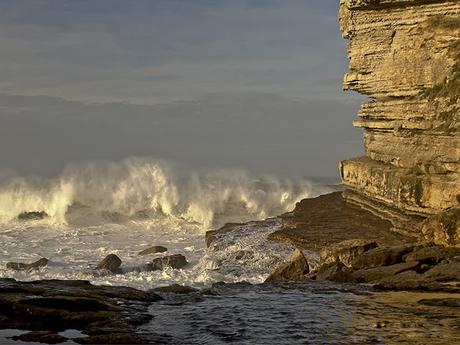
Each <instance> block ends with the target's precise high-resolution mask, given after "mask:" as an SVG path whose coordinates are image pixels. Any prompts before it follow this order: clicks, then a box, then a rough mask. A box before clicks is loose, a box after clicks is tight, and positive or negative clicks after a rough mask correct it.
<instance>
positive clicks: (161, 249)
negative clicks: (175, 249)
mask: <svg viewBox="0 0 460 345" xmlns="http://www.w3.org/2000/svg"><path fill="white" fill-rule="evenodd" d="M166 251H168V248H166V247H163V246H152V247H149V248H146V249H144V250H142V251H140V252H139V254H138V255H148V254H156V253H164V252H166Z"/></svg>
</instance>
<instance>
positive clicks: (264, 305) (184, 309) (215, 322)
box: [143, 283, 460, 345]
mask: <svg viewBox="0 0 460 345" xmlns="http://www.w3.org/2000/svg"><path fill="white" fill-rule="evenodd" d="M210 293H212V294H211V295H207V296H203V297H201V296H177V295H170V296H169V297H168V296H166V299H165V301H162V302H160V303H159V304H155V305H152V307H151V309H150V312H151V313H152V314H153V315H154V319H153V321H152V322H151V323H150V324H148V325H147V326H145V327H143V328H144V329H145V330H149V331H153V332H155V333H159V334H162V335H163V340H164V342H165V343H168V344H216V345H217V344H228V343H232V344H273V345H275V344H279V345H282V344H286V345H288V344H289V345H292V344H460V324H459V321H460V311H459V310H457V309H455V308H446V307H428V306H422V305H418V304H417V303H416V302H417V301H418V300H419V299H422V298H429V297H430V296H431V297H433V294H420V293H419V294H416V293H376V292H371V291H370V290H368V289H366V288H365V287H357V286H354V287H344V286H339V285H333V284H319V283H306V284H295V283H291V284H286V285H283V286H262V285H257V286H244V285H238V284H237V285H226V286H220V287H215V288H213V289H211V290H210Z"/></svg>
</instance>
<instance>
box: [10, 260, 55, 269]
mask: <svg viewBox="0 0 460 345" xmlns="http://www.w3.org/2000/svg"><path fill="white" fill-rule="evenodd" d="M46 265H48V259H45V258H41V259H40V260H37V261H35V262H32V263H30V264H25V263H22V262H8V263H7V264H6V268H8V269H10V270H15V271H29V270H36V269H39V268H40V267H44V266H46Z"/></svg>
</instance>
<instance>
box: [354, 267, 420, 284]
mask: <svg viewBox="0 0 460 345" xmlns="http://www.w3.org/2000/svg"><path fill="white" fill-rule="evenodd" d="M419 265H420V264H419V263H418V262H403V263H400V264H396V265H391V266H382V267H374V268H369V269H363V270H358V271H354V272H353V273H352V276H353V277H354V278H356V280H357V281H358V282H360V283H370V282H375V281H378V280H381V279H383V278H387V277H391V276H395V275H397V274H399V273H402V272H405V271H410V270H415V269H416V268H417V267H418V266H419Z"/></svg>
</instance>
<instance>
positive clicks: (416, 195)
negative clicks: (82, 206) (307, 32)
mask: <svg viewBox="0 0 460 345" xmlns="http://www.w3.org/2000/svg"><path fill="white" fill-rule="evenodd" d="M340 4H341V8H340V15H339V19H340V24H341V31H342V33H343V36H344V37H345V38H346V39H348V40H349V45H348V56H349V60H350V62H349V71H348V73H347V74H346V75H345V78H344V88H345V89H346V90H352V91H357V92H360V93H362V94H365V95H368V96H370V97H371V99H370V100H369V101H368V102H367V103H365V104H364V105H363V106H362V107H361V109H360V111H359V116H360V120H358V121H355V123H354V125H355V126H356V127H360V128H363V129H364V146H365V157H359V158H354V159H350V160H345V161H343V162H342V163H341V175H342V180H343V183H344V184H345V185H346V187H347V188H348V192H347V193H345V196H346V197H347V196H349V199H350V200H351V201H352V202H354V203H358V204H363V205H369V204H372V207H373V208H374V209H375V211H376V212H379V211H381V214H383V215H386V216H387V218H388V219H389V220H391V221H392V223H393V225H394V227H395V228H399V229H403V230H410V231H419V229H420V227H418V226H416V225H415V224H416V223H418V220H419V219H418V218H415V221H414V222H411V221H410V218H411V217H404V216H410V215H417V216H422V217H426V216H429V215H433V214H437V213H438V212H440V211H442V210H445V209H446V208H449V207H452V206H455V205H458V196H459V195H460V134H459V131H460V121H459V119H460V98H459V92H460V2H459V1H443V0H438V1H426V0H423V1H422V0H380V1H379V0H373V1H370V0H368V1H365V0H341V2H340ZM393 211H394V212H393ZM401 211H402V212H401ZM392 213H395V214H396V216H392V215H391V214H392ZM398 213H400V214H398ZM446 244H447V243H446ZM450 244H452V243H450Z"/></svg>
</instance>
